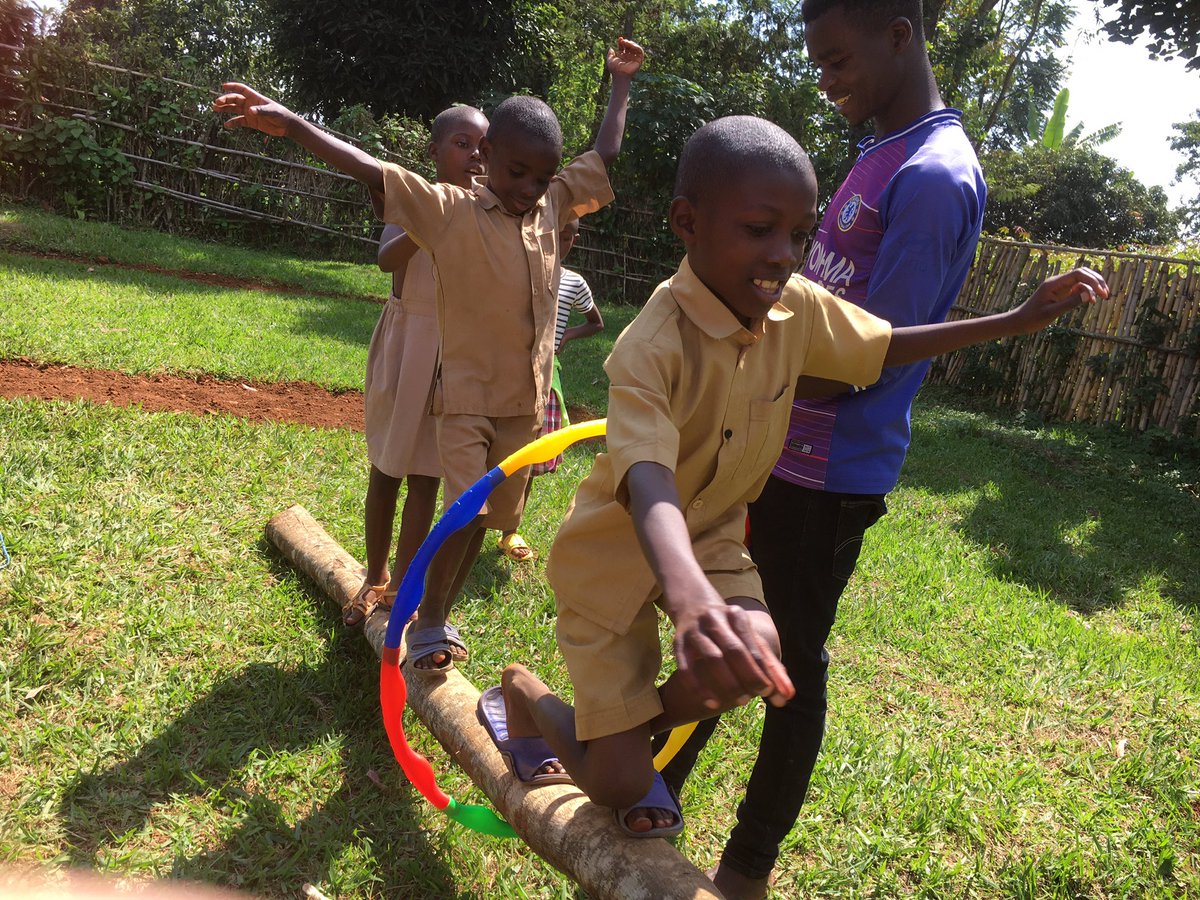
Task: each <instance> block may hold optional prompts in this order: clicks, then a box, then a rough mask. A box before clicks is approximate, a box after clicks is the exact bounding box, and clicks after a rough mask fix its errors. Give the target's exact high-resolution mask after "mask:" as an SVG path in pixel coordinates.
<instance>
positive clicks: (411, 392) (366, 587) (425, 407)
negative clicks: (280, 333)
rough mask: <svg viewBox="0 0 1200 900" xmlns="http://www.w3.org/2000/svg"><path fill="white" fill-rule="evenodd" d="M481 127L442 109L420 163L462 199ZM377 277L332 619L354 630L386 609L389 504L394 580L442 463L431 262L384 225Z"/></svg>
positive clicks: (417, 533)
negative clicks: (353, 504) (347, 534)
mask: <svg viewBox="0 0 1200 900" xmlns="http://www.w3.org/2000/svg"><path fill="white" fill-rule="evenodd" d="M487 128H488V120H487V117H486V116H484V114H483V113H481V112H480V111H479V110H477V109H475V108H474V107H471V106H452V107H450V108H449V109H445V110H442V112H440V113H438V115H437V116H436V117H435V118H434V120H433V126H432V128H431V130H430V131H431V133H430V142H429V155H430V157H431V158H432V159H433V161H434V164H435V166H436V167H437V180H438V181H439V182H441V183H443V184H453V185H457V186H458V187H460V188H462V189H463V190H470V189H471V187H472V180H473V179H474V178H475V177H476V176H480V175H483V173H484V165H483V155H482V151H481V149H480V142H481V141H482V140H483V136H484V135H485V134H486V133H487ZM378 261H379V268H381V269H382V270H383V271H385V272H391V273H392V295H391V297H390V298H389V299H388V302H387V305H386V306H384V308H383V314H382V315H381V316H380V317H379V322H378V323H376V325H375V331H374V333H373V334H372V335H371V347H370V349H369V350H368V351H367V377H366V384H365V385H364V390H363V407H364V411H365V415H364V428H363V430H364V431H365V433H366V438H367V458H368V460H369V461H370V463H371V472H370V476H369V480H368V482H367V497H366V502H365V504H364V515H363V525H364V529H365V531H366V547H367V575H366V580H365V581H364V582H363V586H362V587H361V588H360V589H359V591H358V594H356V595H355V596H354V597H353V598H352V599H351V601H350V603H349V604H348V605H347V606H346V608H345V609H344V610H343V611H342V621H343V622H344V623H345V624H347V625H350V626H354V625H358V624H359V623H361V622H363V621H364V620H366V619H367V617H369V616H370V615H371V613H372V612H373V611H374V610H375V608H376V607H379V608H382V609H390V608H391V605H392V598H394V597H395V595H396V591H395V589H394V588H392V586H391V583H390V582H391V576H390V575H389V567H388V550H389V549H390V547H391V541H392V531H393V527H394V525H395V519H396V498H397V497H398V496H399V493H400V485H401V483H402V482H406V483H407V491H406V492H405V495H404V509H403V512H402V513H401V516H400V534H399V535H398V537H397V539H396V565H395V569H394V571H395V572H396V573H398V574H399V575H402V574H403V573H404V571H405V569H407V568H408V564H409V563H410V562H412V558H413V556H415V555H416V552H417V549H418V548H419V547H420V546H421V542H422V541H423V540H424V539H425V536H426V535H427V534H428V533H429V527H430V525H432V524H433V514H434V511H435V509H436V507H437V493H438V485H439V483H440V481H441V475H442V463H441V458H440V456H439V454H438V445H437V419H436V418H435V417H434V416H432V415H430V413H429V396H430V392H431V390H432V388H433V380H434V375H435V374H436V372H437V351H438V327H437V282H436V275H435V273H434V268H433V258H432V257H431V256H430V255H429V254H428V253H427V252H425V251H424V250H421V249H420V248H419V247H418V246H417V245H416V243H415V242H414V241H413V239H412V238H411V237H409V236H408V235H407V234H405V232H404V229H402V228H401V227H399V226H398V225H385V226H384V229H383V234H382V235H381V236H380V238H379V254H378Z"/></svg>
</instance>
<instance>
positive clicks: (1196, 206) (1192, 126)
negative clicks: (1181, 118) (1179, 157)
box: [1170, 109, 1200, 234]
mask: <svg viewBox="0 0 1200 900" xmlns="http://www.w3.org/2000/svg"><path fill="white" fill-rule="evenodd" d="M1172 127H1173V128H1174V130H1175V132H1176V133H1175V134H1174V135H1172V136H1171V140H1170V144H1171V149H1172V150H1178V151H1179V152H1180V153H1182V154H1183V155H1184V162H1182V163H1181V164H1180V165H1179V167H1178V168H1177V169H1176V170H1175V182H1176V183H1177V184H1180V183H1187V182H1190V183H1191V185H1192V187H1193V188H1194V189H1195V190H1196V196H1195V198H1194V199H1193V200H1192V202H1191V203H1190V204H1188V205H1187V206H1186V207H1185V208H1184V210H1183V223H1184V225H1185V226H1186V227H1187V228H1188V230H1189V231H1190V232H1191V233H1192V234H1197V233H1200V109H1198V110H1196V113H1195V115H1194V116H1193V117H1192V119H1191V121H1189V122H1176V123H1175V125H1174V126H1172Z"/></svg>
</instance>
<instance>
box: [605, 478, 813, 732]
mask: <svg viewBox="0 0 1200 900" xmlns="http://www.w3.org/2000/svg"><path fill="white" fill-rule="evenodd" d="M625 483H626V486H627V487H628V489H629V514H630V517H631V518H632V519H633V527H634V530H635V531H636V532H637V536H638V542H639V543H640V544H641V546H642V552H643V553H645V555H646V561H647V562H649V563H650V568H651V569H652V570H653V571H654V574H655V576H656V578H657V579H658V583H659V585H660V586H661V587H662V600H661V601H660V605H661V606H662V609H663V612H665V613H666V614H667V616H668V618H670V620H671V622H672V623H673V624H674V625H675V659H676V662H677V663H678V672H679V674H680V675H681V676H682V677H683V678H684V679H685V682H686V683H687V684H688V686H689V687H690V688H691V689H692V690H693V691H694V692H695V693H696V695H697V696H698V697H699V699H700V700H701V702H702V703H704V705H705V706H706V707H708V708H709V709H717V708H719V707H720V706H722V705H725V704H726V703H728V702H730V701H733V700H737V699H738V698H739V697H748V696H754V695H756V694H757V695H760V696H763V697H766V698H767V700H768V701H769V702H771V703H772V704H774V705H775V706H783V704H784V703H785V702H786V701H787V700H788V699H789V698H791V696H792V695H793V694H794V693H795V691H794V689H793V688H792V683H791V681H790V680H789V679H788V676H787V672H786V671H785V670H784V668H783V663H781V662H780V661H779V659H778V658H777V657H776V656H775V654H774V653H772V652H771V650H770V649H769V648H768V647H766V646H765V645H764V644H763V642H762V640H761V638H759V636H758V633H757V632H756V631H755V630H754V628H753V626H752V625H751V623H750V622H749V620H748V619H747V618H746V615H745V610H743V609H741V608H740V607H737V606H731V605H730V604H727V603H726V602H725V600H724V599H723V598H722V597H721V595H720V594H719V593H717V591H716V589H715V588H714V587H713V586H712V583H711V582H710V581H709V580H708V578H707V576H705V574H704V570H703V569H702V568H701V567H700V563H699V562H697V561H696V555H695V552H694V551H693V550H692V539H691V536H690V535H689V534H688V529H687V521H686V519H685V518H684V515H683V510H682V509H681V508H680V502H679V492H678V490H677V489H676V487H675V473H674V472H672V471H671V470H670V469H668V468H667V467H666V466H663V465H660V464H659V463H655V462H639V463H634V464H633V465H632V466H630V468H629V472H628V474H627V475H626V476H625Z"/></svg>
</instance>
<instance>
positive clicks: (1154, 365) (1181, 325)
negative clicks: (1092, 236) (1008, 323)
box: [929, 238, 1200, 437]
mask: <svg viewBox="0 0 1200 900" xmlns="http://www.w3.org/2000/svg"><path fill="white" fill-rule="evenodd" d="M1078 265H1087V266H1090V267H1091V268H1093V269H1096V270H1097V271H1099V272H1100V273H1101V274H1102V275H1103V276H1104V278H1105V280H1106V281H1107V282H1108V285H1109V288H1110V289H1111V293H1110V295H1109V297H1108V298H1107V299H1103V300H1098V301H1097V302H1096V303H1095V304H1094V305H1092V306H1084V307H1081V308H1080V309H1078V310H1076V311H1075V312H1073V313H1071V314H1070V315H1069V316H1067V317H1065V318H1064V319H1062V320H1060V322H1059V323H1057V324H1055V325H1053V326H1051V327H1050V328H1048V329H1046V330H1045V331H1043V332H1040V333H1038V334H1035V335H1030V336H1026V337H1020V338H1009V339H1007V340H1004V341H999V342H996V343H993V344H989V345H984V346H981V347H972V348H969V349H967V350H962V351H959V352H957V353H953V354H950V355H948V356H946V357H943V358H942V359H939V360H937V361H936V362H935V363H934V365H933V367H932V369H931V371H930V376H929V380H930V381H931V382H933V383H943V384H949V385H955V386H958V387H962V388H965V389H968V390H970V391H971V393H972V394H974V395H975V396H977V397H979V398H980V399H984V400H989V401H991V402H994V403H996V404H997V405H1000V406H1006V407H1012V408H1019V409H1032V410H1035V411H1037V412H1038V413H1040V414H1041V415H1042V416H1043V417H1045V418H1046V419H1050V420H1054V421H1066V422H1087V423H1091V424H1098V425H1108V424H1112V425H1118V426H1120V427H1122V428H1125V429H1127V430H1131V431H1136V432H1143V431H1146V430H1147V429H1150V428H1160V429H1165V430H1167V431H1169V432H1170V433H1172V434H1176V435H1179V434H1182V435H1185V436H1189V437H1200V365H1198V360H1200V261H1196V260H1184V259H1173V258H1170V257H1163V256H1149V255H1140V254H1135V253H1122V252H1116V251H1099V250H1084V249H1078V248H1071V247H1056V246H1050V245H1045V244H1023V243H1015V242H1012V241H1005V240H1000V239H995V238H984V239H983V240H982V241H981V242H980V247H979V252H978V256H977V257H976V260H975V265H974V268H973V269H972V270H971V273H970V276H969V277H968V278H967V282H966V284H964V285H963V289H962V291H961V292H960V293H959V296H958V299H957V301H956V302H955V304H954V307H953V310H952V312H951V315H950V317H951V318H952V319H953V318H964V317H971V316H981V315H988V314H989V313H993V312H1000V311H1003V310H1006V309H1010V308H1012V307H1013V306H1015V305H1016V304H1018V303H1020V302H1021V301H1023V300H1024V299H1025V298H1026V297H1027V296H1028V295H1029V294H1030V293H1032V291H1033V289H1034V287H1035V286H1036V285H1037V284H1038V282H1040V281H1041V280H1042V279H1044V278H1046V277H1048V276H1050V275H1055V274H1057V273H1059V272H1062V271H1064V270H1065V269H1068V268H1071V267H1073V266H1078Z"/></svg>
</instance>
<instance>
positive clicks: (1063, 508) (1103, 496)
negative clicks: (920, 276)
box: [901, 407, 1200, 614]
mask: <svg viewBox="0 0 1200 900" xmlns="http://www.w3.org/2000/svg"><path fill="white" fill-rule="evenodd" d="M1117 447H1118V443H1117V442H1113V443H1111V444H1107V445H1106V444H1104V443H1103V442H1102V441H1096V442H1093V441H1091V440H1084V441H1080V442H1079V443H1073V442H1068V441H1067V440H1064V439H1061V438H1056V437H1053V436H1050V435H1047V434H1045V433H1041V432H1034V431H1027V430H1022V429H1017V428H1013V427H1011V426H1004V425H1001V424H998V423H996V422H995V421H991V420H989V419H987V418H983V417H979V416H971V415H961V414H956V413H955V412H954V411H953V410H949V409H939V408H934V409H932V410H930V409H929V408H928V407H926V410H925V412H924V414H923V415H921V416H920V417H917V418H914V421H913V441H912V450H911V452H910V454H909V459H908V461H907V462H906V464H905V469H904V475H903V478H902V482H901V484H902V486H903V487H907V488H916V489H924V490H928V491H932V492H935V493H939V494H958V493H961V492H962V491H964V490H976V491H978V493H979V495H980V496H979V497H978V499H977V500H976V502H975V504H974V506H973V507H972V508H971V509H970V511H969V512H968V513H967V514H966V515H965V516H964V517H963V518H962V520H961V521H960V522H958V523H957V524H956V525H955V526H954V527H955V530H957V531H958V532H959V533H961V534H962V535H963V536H964V537H966V538H968V539H969V540H971V541H973V542H975V543H977V544H979V545H982V546H985V547H987V548H988V549H989V550H990V551H991V555H992V563H991V567H992V570H993V572H994V573H995V574H996V575H997V576H998V577H1001V578H1006V579H1010V580H1015V581H1019V582H1022V583H1024V584H1027V585H1029V586H1031V587H1034V588H1040V589H1043V590H1045V591H1046V592H1048V593H1049V594H1050V595H1051V596H1052V597H1054V598H1056V599H1057V600H1058V601H1059V602H1061V603H1064V604H1066V605H1067V606H1070V607H1071V608H1073V609H1075V610H1077V611H1078V612H1081V613H1085V614H1086V613H1090V612H1094V611H1098V610H1101V609H1109V608H1115V607H1119V606H1121V605H1122V604H1123V603H1124V602H1125V600H1126V599H1127V597H1128V596H1129V595H1130V594H1131V593H1132V592H1136V591H1139V590H1147V589H1149V590H1156V591H1157V592H1158V593H1159V594H1161V595H1162V596H1163V597H1165V598H1168V599H1170V600H1171V601H1172V602H1174V603H1176V604H1178V605H1179V606H1181V607H1183V608H1185V609H1188V610H1190V611H1194V610H1196V609H1197V607H1200V580H1198V579H1197V575H1196V567H1195V558H1194V556H1195V535H1197V534H1200V504H1198V503H1197V502H1196V501H1195V500H1194V499H1193V498H1191V497H1189V496H1187V495H1186V494H1185V493H1184V492H1183V491H1181V490H1179V489H1178V488H1177V487H1173V486H1172V485H1171V484H1169V483H1167V482H1166V481H1164V480H1161V479H1159V480H1156V479H1155V478H1154V477H1153V473H1150V472H1147V470H1146V468H1145V466H1146V462H1145V460H1143V462H1142V464H1141V465H1140V466H1139V465H1138V464H1137V463H1135V462H1134V461H1133V460H1132V459H1130V458H1129V457H1128V456H1126V455H1122V454H1121V452H1120V450H1118V449H1117Z"/></svg>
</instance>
